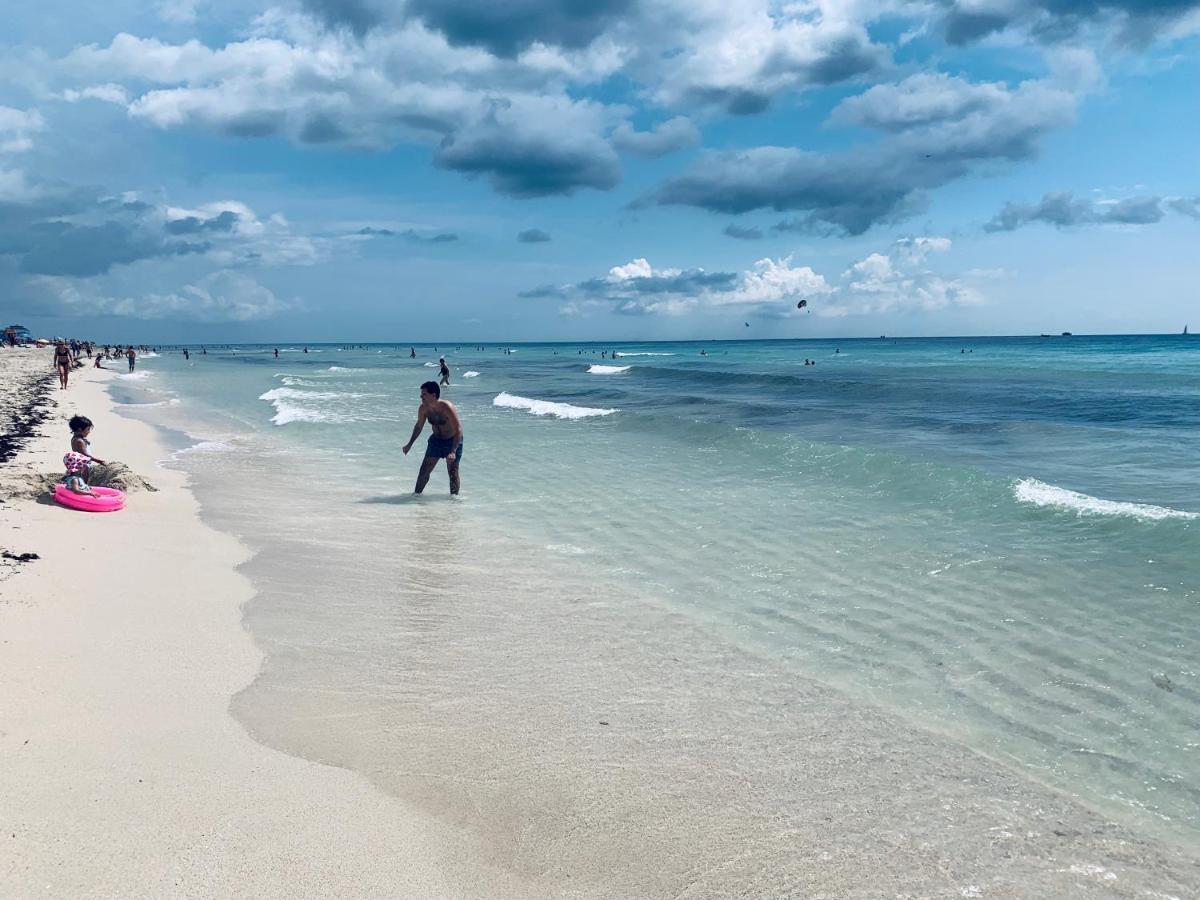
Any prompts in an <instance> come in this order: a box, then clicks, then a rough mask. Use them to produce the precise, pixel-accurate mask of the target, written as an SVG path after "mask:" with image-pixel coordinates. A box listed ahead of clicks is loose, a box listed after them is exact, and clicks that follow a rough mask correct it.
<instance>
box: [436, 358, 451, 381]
mask: <svg viewBox="0 0 1200 900" xmlns="http://www.w3.org/2000/svg"><path fill="white" fill-rule="evenodd" d="M438 364H439V365H440V366H441V367H442V384H444V385H446V387H450V367H449V366H448V365H446V357H444V356H441V357H438Z"/></svg>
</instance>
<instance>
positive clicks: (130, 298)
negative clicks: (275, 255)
mask: <svg viewBox="0 0 1200 900" xmlns="http://www.w3.org/2000/svg"><path fill="white" fill-rule="evenodd" d="M36 284H37V285H38V286H39V287H41V288H43V289H44V290H45V291H46V292H47V294H49V295H52V296H53V297H54V298H55V299H56V300H57V301H58V302H59V303H61V304H62V305H63V307H65V309H66V311H68V312H70V313H74V314H77V315H87V316H97V315H101V316H129V317H133V318H138V319H171V320H175V321H182V322H253V321H257V320H260V319H270V318H273V317H275V316H277V315H279V314H280V313H282V312H285V311H287V310H289V309H293V308H295V306H296V303H295V302H285V301H283V300H280V299H279V298H278V297H277V296H275V293H274V292H273V291H271V289H270V288H268V287H265V286H264V285H262V284H259V283H258V281H256V280H255V279H254V278H253V277H252V276H251V275H248V274H246V273H245V272H236V271H229V270H220V271H216V272H212V273H210V274H208V275H205V276H203V277H202V278H200V279H198V280H197V281H196V282H194V283H191V284H185V285H183V286H182V287H180V288H179V289H178V290H173V291H167V292H163V293H157V292H153V291H150V292H145V293H140V294H137V295H119V294H118V295H112V294H108V293H105V292H104V290H103V289H102V288H100V287H99V286H98V285H95V284H93V283H89V282H79V281H74V280H70V279H66V278H61V277H56V276H42V277H41V278H39V279H38V280H37V282H36Z"/></svg>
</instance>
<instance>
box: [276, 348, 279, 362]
mask: <svg viewBox="0 0 1200 900" xmlns="http://www.w3.org/2000/svg"><path fill="white" fill-rule="evenodd" d="M275 358H276V359H279V348H278V347H276V348H275Z"/></svg>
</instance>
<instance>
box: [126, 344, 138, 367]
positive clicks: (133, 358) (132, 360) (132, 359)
mask: <svg viewBox="0 0 1200 900" xmlns="http://www.w3.org/2000/svg"><path fill="white" fill-rule="evenodd" d="M125 358H126V359H127V360H129V371H130V372H132V371H133V367H134V366H135V365H137V351H136V350H134V349H133V347H132V346H131V347H130V348H129V349H128V350H126V351H125Z"/></svg>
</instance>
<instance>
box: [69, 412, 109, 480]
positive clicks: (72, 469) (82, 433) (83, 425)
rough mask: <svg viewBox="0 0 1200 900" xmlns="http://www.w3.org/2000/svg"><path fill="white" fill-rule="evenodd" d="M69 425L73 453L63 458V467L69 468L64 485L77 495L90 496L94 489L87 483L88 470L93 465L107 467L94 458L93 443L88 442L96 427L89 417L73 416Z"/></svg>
mask: <svg viewBox="0 0 1200 900" xmlns="http://www.w3.org/2000/svg"><path fill="white" fill-rule="evenodd" d="M67 424H68V425H69V426H70V428H71V451H70V452H69V453H68V454H67V455H66V456H64V457H63V465H64V466H66V467H67V474H66V477H65V478H63V484H65V485H66V486H67V490H69V491H73V492H74V493H76V494H90V493H92V489H91V487H90V486H89V485H88V483H87V478H88V468H89V467H90V466H91V464H92V463H100V465H102V466H103V465H106V463H105V462H104V460H102V459H100V458H99V457H96V456H92V454H91V451H90V449H89V448H90V447H91V443H92V442H91V441H89V440H88V435H89V434H91V433H92V428H94V427H95V426H94V425H92V420H91V419H89V418H88V417H87V416H71V421H70V422H68V423H67Z"/></svg>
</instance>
